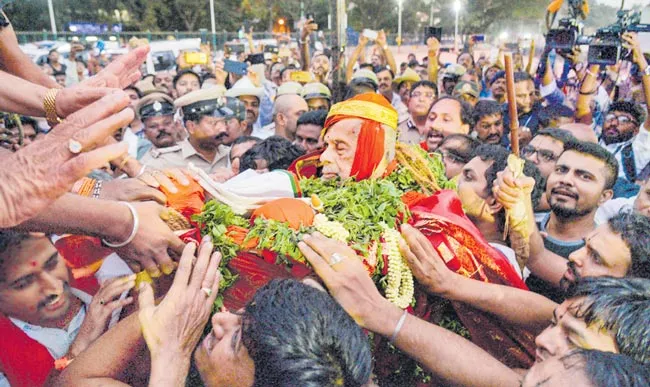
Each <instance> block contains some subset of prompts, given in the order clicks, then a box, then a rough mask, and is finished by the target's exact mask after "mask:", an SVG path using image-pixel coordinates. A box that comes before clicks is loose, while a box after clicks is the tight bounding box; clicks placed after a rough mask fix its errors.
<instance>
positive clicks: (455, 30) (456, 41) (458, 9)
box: [454, 0, 460, 53]
mask: <svg viewBox="0 0 650 387" xmlns="http://www.w3.org/2000/svg"><path fill="white" fill-rule="evenodd" d="M454 10H455V11H456V23H455V26H454V51H456V53H458V14H459V13H460V1H459V0H456V2H455V3H454Z"/></svg>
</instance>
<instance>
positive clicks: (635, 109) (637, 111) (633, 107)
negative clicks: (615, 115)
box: [607, 101, 645, 124]
mask: <svg viewBox="0 0 650 387" xmlns="http://www.w3.org/2000/svg"><path fill="white" fill-rule="evenodd" d="M607 112H624V113H627V114H629V115H631V116H632V117H634V119H635V120H636V122H638V123H639V124H642V123H643V121H645V112H644V111H643V108H642V107H641V105H639V104H638V103H635V102H632V101H616V102H614V103H612V104H611V105H609V109H608V110H607Z"/></svg>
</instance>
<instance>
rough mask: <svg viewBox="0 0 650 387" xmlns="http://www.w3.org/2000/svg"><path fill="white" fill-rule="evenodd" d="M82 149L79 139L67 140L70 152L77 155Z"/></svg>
mask: <svg viewBox="0 0 650 387" xmlns="http://www.w3.org/2000/svg"><path fill="white" fill-rule="evenodd" d="M82 149H83V146H82V145H81V143H80V142H79V141H77V140H73V139H70V140H68V150H69V151H70V153H72V154H75V155H77V154H79V153H81V150H82Z"/></svg>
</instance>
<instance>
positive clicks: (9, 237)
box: [0, 229, 32, 282]
mask: <svg viewBox="0 0 650 387" xmlns="http://www.w3.org/2000/svg"><path fill="white" fill-rule="evenodd" d="M29 238H32V236H31V234H29V233H27V232H20V231H14V230H10V229H3V230H0V282H3V281H4V280H5V273H6V272H7V270H6V268H5V267H4V264H5V262H7V260H8V258H10V255H11V254H12V253H14V250H13V248H15V247H18V246H19V245H20V244H21V243H22V242H24V241H26V240H27V239H29Z"/></svg>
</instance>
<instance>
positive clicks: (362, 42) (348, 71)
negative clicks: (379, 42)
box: [345, 35, 368, 83]
mask: <svg viewBox="0 0 650 387" xmlns="http://www.w3.org/2000/svg"><path fill="white" fill-rule="evenodd" d="M367 44H368V38H366V37H365V36H363V35H361V36H359V44H358V45H357V47H356V48H355V49H354V51H352V55H351V56H350V59H349V60H348V64H347V65H346V67H345V83H350V80H351V79H352V72H353V71H354V64H355V63H356V62H357V59H359V55H361V53H362V52H364V51H365V49H366V45H367Z"/></svg>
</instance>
